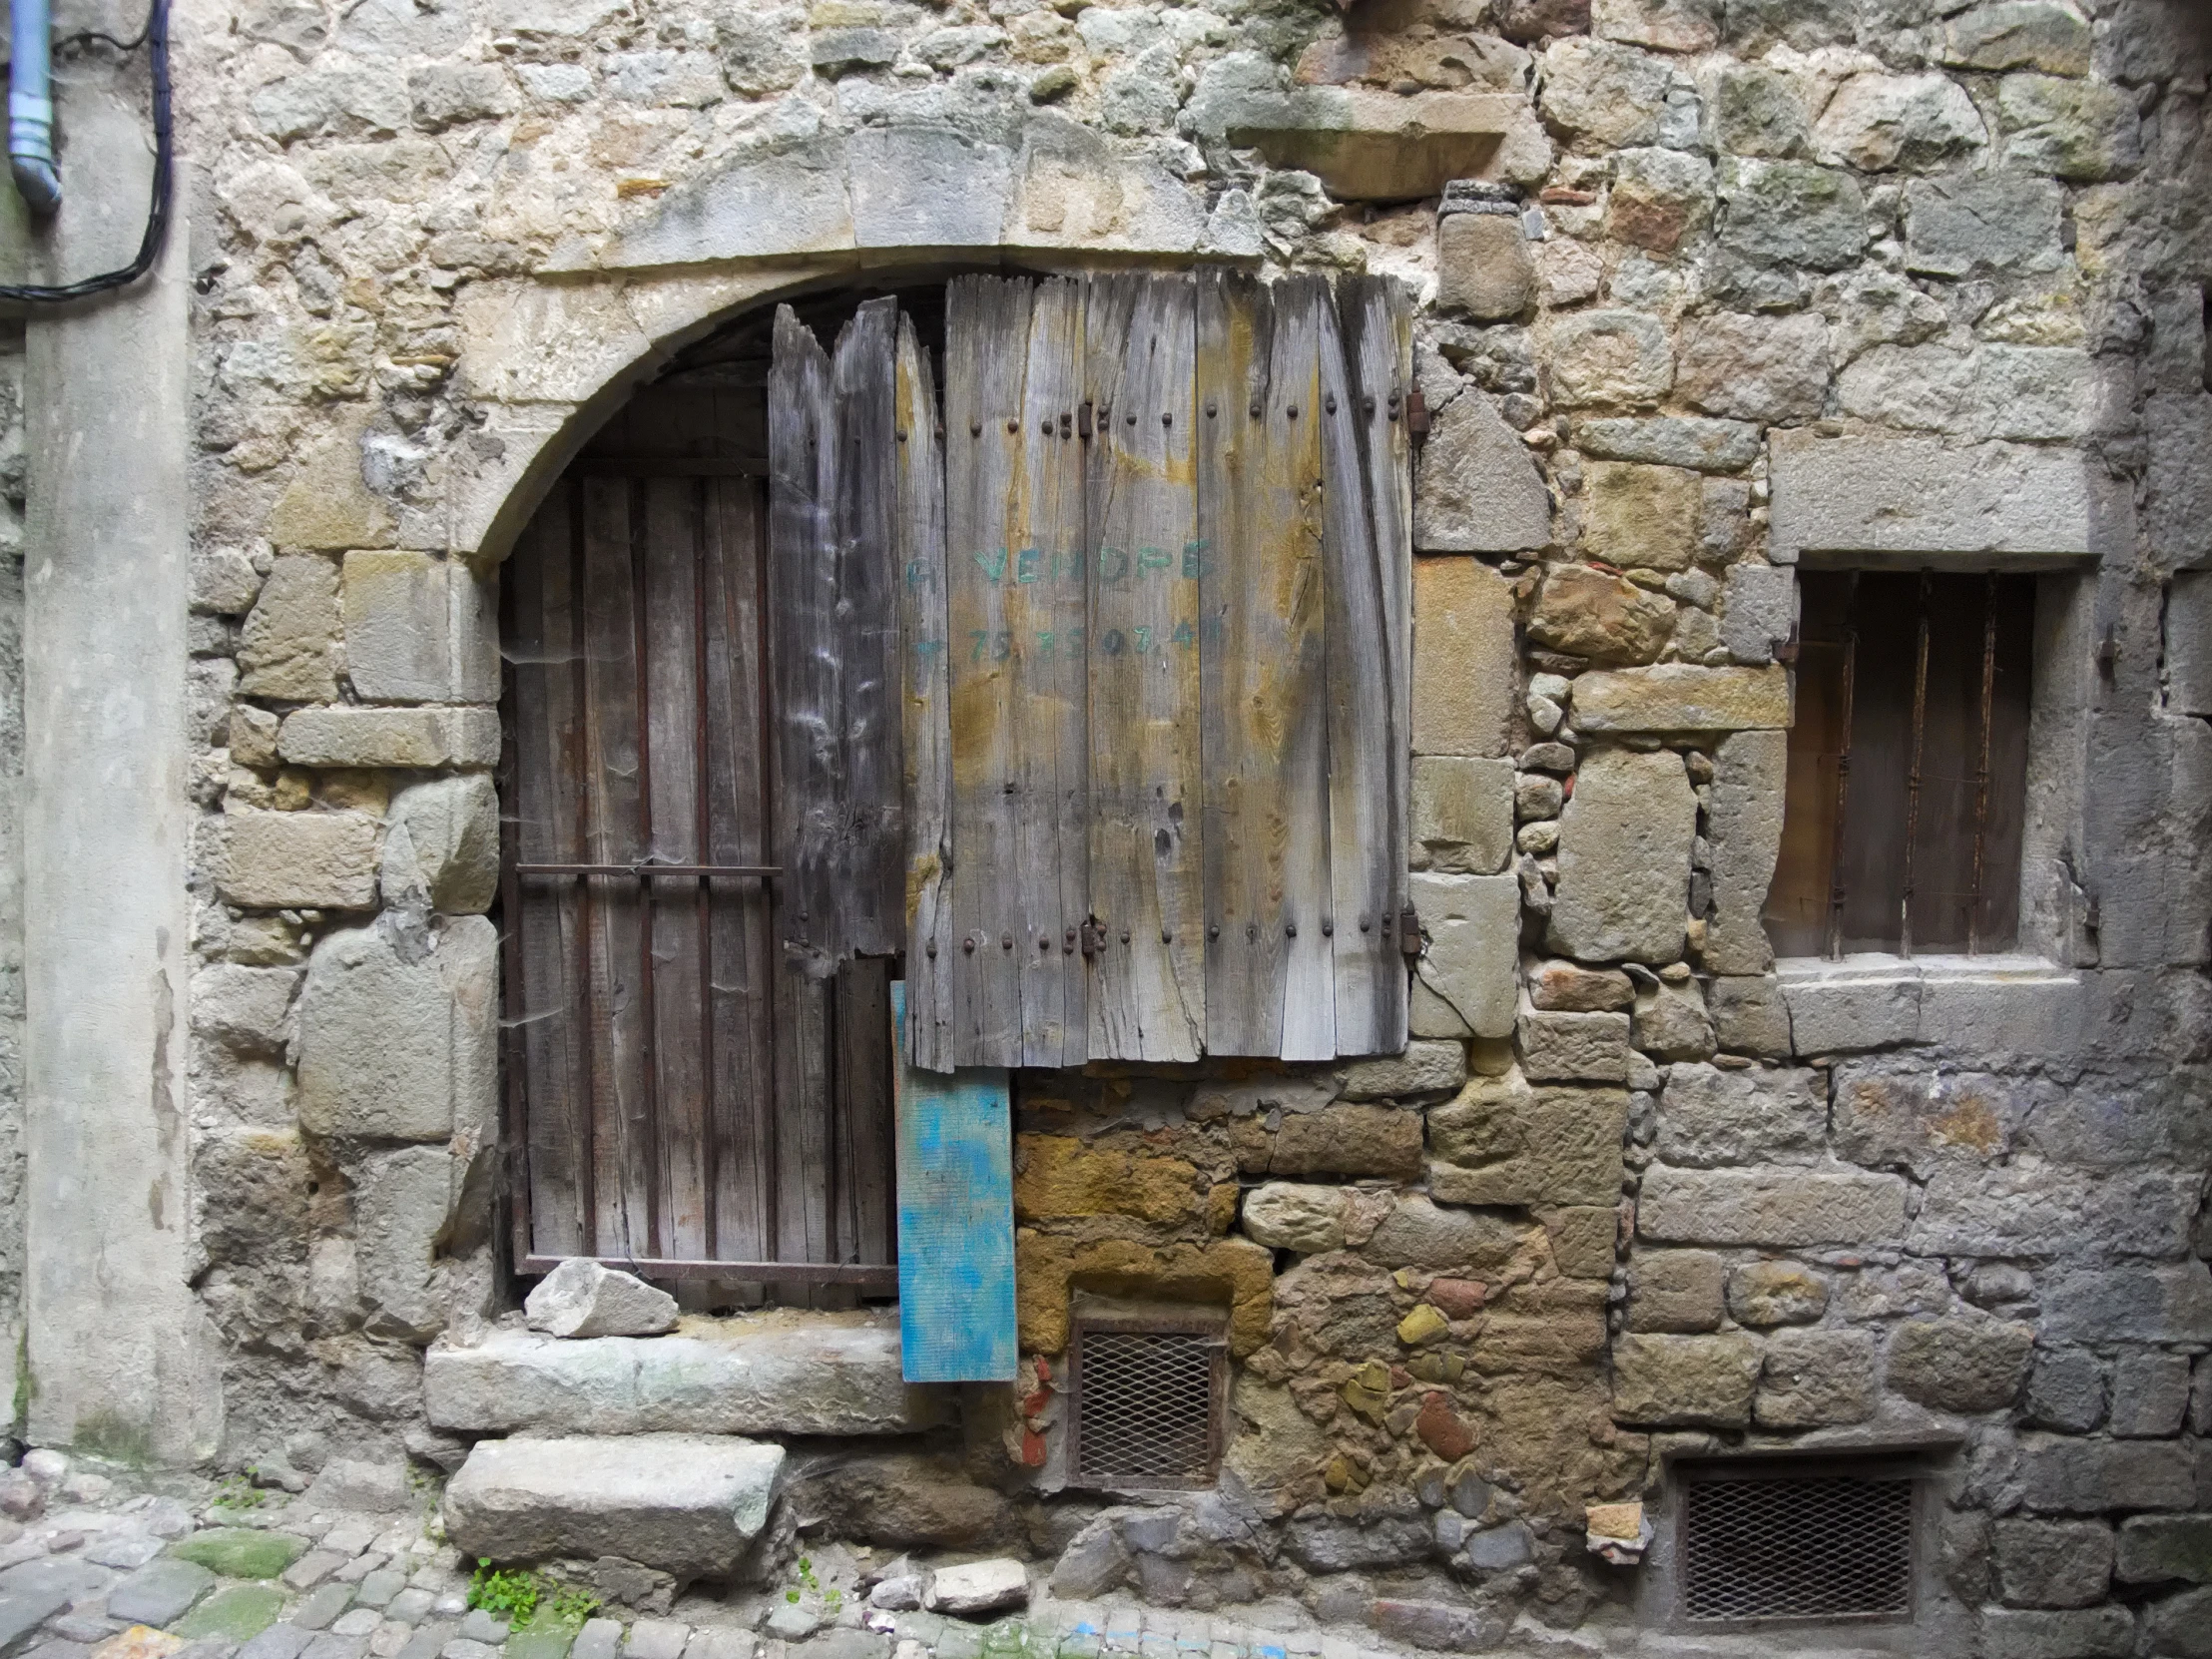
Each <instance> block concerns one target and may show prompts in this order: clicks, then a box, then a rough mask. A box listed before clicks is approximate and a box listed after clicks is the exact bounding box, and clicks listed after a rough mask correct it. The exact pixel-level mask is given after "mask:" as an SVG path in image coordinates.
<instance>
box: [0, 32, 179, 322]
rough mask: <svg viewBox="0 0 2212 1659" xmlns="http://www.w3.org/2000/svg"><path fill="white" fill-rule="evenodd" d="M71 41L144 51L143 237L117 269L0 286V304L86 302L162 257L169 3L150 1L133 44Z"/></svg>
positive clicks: (168, 155)
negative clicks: (150, 149)
mask: <svg viewBox="0 0 2212 1659" xmlns="http://www.w3.org/2000/svg"><path fill="white" fill-rule="evenodd" d="M70 38H71V39H73V40H100V41H105V42H106V43H107V44H108V45H110V46H112V47H114V48H115V49H116V50H117V51H119V52H128V51H131V50H133V49H134V48H136V47H139V46H145V47H146V48H147V49H148V51H147V68H148V69H149V70H150V71H151V72H152V75H153V80H154V192H153V200H152V201H151V202H150V203H149V204H148V205H147V209H146V235H145V236H143V237H141V238H140V239H139V250H138V255H137V257H136V258H135V259H133V260H132V261H131V263H130V264H129V265H127V266H125V267H123V269H122V270H120V271H103V272H102V273H101V274H100V275H99V276H97V277H81V278H79V279H78V280H77V281H74V282H60V283H56V284H54V285H52V286H41V285H38V284H35V283H32V284H26V283H17V282H0V300H12V301H15V302H17V303H22V304H32V305H52V304H60V303H62V302H64V301H66V300H71V299H86V298H90V297H91V296H92V295H93V294H96V293H106V292H108V291H109V290H110V289H113V288H120V287H128V286H130V284H131V283H133V282H135V281H137V280H138V279H139V278H140V277H143V276H145V275H146V274H147V273H148V272H149V271H151V270H153V269H154V262H155V261H156V260H158V259H160V258H161V254H162V244H163V243H164V242H166V241H167V240H168V238H169V197H170V171H171V164H172V162H173V161H174V159H175V156H174V150H175V144H174V140H173V138H172V135H171V131H170V115H169V0H152V5H151V7H150V8H149V10H148V11H147V14H146V29H145V32H144V33H143V34H141V35H140V36H139V37H138V39H137V40H134V41H119V40H116V39H113V38H112V37H110V36H108V35H102V34H92V33H88V34H85V35H77V36H72V37H70Z"/></svg>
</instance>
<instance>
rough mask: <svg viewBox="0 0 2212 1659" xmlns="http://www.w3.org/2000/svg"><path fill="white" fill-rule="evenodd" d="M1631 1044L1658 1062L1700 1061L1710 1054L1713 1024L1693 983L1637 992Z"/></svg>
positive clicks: (1686, 981) (1663, 986) (1656, 987)
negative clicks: (1658, 1060)
mask: <svg viewBox="0 0 2212 1659" xmlns="http://www.w3.org/2000/svg"><path fill="white" fill-rule="evenodd" d="M1632 1040H1633V1041H1634V1043H1635V1045H1636V1047H1637V1048H1638V1049H1640V1050H1641V1051H1642V1052H1644V1053H1645V1054H1649V1055H1651V1056H1652V1057H1653V1058H1655V1059H1660V1060H1702V1059H1705V1058H1706V1057H1707V1056H1709V1055H1710V1054H1711V1053H1712V1052H1713V1022H1712V1020H1711V1019H1710V1018H1709V1017H1708V1016H1707V1014H1706V1012H1705V993H1704V992H1703V991H1702V990H1700V989H1699V988H1698V982H1697V981H1696V980H1695V979H1690V980H1685V981H1684V982H1683V983H1681V984H1679V985H1675V984H1668V983H1666V982H1664V981H1662V982H1661V983H1659V984H1657V985H1645V986H1643V987H1641V988H1640V989H1639V990H1638V991H1637V992H1636V1009H1635V1029H1634V1032H1633V1037H1632Z"/></svg>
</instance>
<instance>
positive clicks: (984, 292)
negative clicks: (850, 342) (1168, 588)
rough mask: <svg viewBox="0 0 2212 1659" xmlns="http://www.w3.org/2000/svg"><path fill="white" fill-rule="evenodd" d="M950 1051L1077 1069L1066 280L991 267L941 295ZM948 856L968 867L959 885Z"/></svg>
mask: <svg viewBox="0 0 2212 1659" xmlns="http://www.w3.org/2000/svg"><path fill="white" fill-rule="evenodd" d="M945 327H946V346H945V432H946V438H945V444H946V455H945V539H946V565H947V570H948V576H947V590H946V611H947V619H948V621H949V624H950V628H949V647H948V651H947V656H948V658H949V673H950V705H951V733H952V762H953V835H952V843H953V858H954V864H953V916H954V923H955V931H956V932H957V934H958V948H959V958H958V960H957V962H956V963H955V967H954V975H955V986H956V994H955V999H954V1003H955V1020H956V1026H955V1040H954V1043H953V1058H954V1059H955V1061H956V1062H957V1063H959V1064H962V1065H977V1064H983V1065H1015V1064H1022V1065H1040V1066H1058V1065H1079V1064H1081V1063H1082V1061H1083V1058H1084V1055H1085V1049H1086V1043H1087V1032H1086V1027H1085V1023H1084V1017H1083V976H1082V973H1081V970H1080V969H1079V968H1078V967H1077V965H1076V951H1075V946H1076V942H1077V941H1076V933H1077V929H1078V928H1079V926H1080V925H1081V921H1082V917H1083V914H1084V908H1085V905H1086V904H1087V892H1086V890H1085V882H1086V876H1085V864H1086V840H1087V833H1086V830H1087V823H1086V821H1087V778H1086V773H1087V771H1088V767H1087V758H1088V757H1087V750H1086V744H1085V722H1084V709H1085V702H1086V685H1085V676H1084V671H1083V654H1082V650H1081V648H1080V647H1081V643H1082V640H1083V637H1084V629H1085V624H1086V618H1085V606H1084V589H1085V583H1084V580H1083V577H1082V573H1081V570H1080V568H1079V564H1080V552H1081V538H1082V493H1081V492H1082V470H1081V466H1080V462H1079V459H1078V451H1077V444H1076V440H1075V434H1074V419H1075V407H1076V403H1077V401H1078V399H1079V389H1080V388H1079V385H1078V383H1077V376H1078V370H1079V367H1080V363H1081V348H1082V305H1081V289H1080V287H1078V286H1077V285H1076V284H1074V283H1072V282H1065V281H1048V282H1043V283H1039V284H1037V285H1036V286H1035V287H1034V288H1032V286H1031V285H1030V284H1029V283H1028V282H1026V281H1023V280H1019V279H1004V278H998V277H960V278H958V279H956V280H955V281H954V282H953V283H952V284H951V287H950V290H949V292H948V295H947V300H946V321H945ZM963 868H972V869H974V870H976V871H978V872H980V875H981V878H979V879H976V880H966V879H963V878H962V876H961V873H960V872H961V870H962V869H963Z"/></svg>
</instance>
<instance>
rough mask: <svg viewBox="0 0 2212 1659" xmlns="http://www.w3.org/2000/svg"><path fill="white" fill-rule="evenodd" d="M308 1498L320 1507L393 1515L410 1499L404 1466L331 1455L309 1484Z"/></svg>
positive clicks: (359, 1512)
mask: <svg viewBox="0 0 2212 1659" xmlns="http://www.w3.org/2000/svg"><path fill="white" fill-rule="evenodd" d="M307 1501H308V1502H309V1503H311V1504H314V1505H316V1506H317V1507H320V1508H324V1509H344V1510H348V1511H351V1512H353V1513H356V1514H364V1515H389V1514H396V1513H397V1512H398V1511H399V1510H401V1509H404V1508H406V1507H407V1506H408V1503H409V1502H410V1498H409V1496H408V1492H407V1470H406V1466H405V1465H404V1464H401V1463H370V1462H363V1461H360V1460H358V1459H355V1458H351V1457H333V1458H331V1459H330V1461H329V1462H327V1463H325V1464H323V1465H322V1469H321V1472H319V1473H318V1474H316V1476H315V1477H314V1482H313V1484H311V1485H310V1486H308V1488H307Z"/></svg>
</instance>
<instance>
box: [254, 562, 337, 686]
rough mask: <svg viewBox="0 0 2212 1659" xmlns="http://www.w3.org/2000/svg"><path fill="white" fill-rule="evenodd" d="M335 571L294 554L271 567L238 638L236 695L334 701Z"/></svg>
mask: <svg viewBox="0 0 2212 1659" xmlns="http://www.w3.org/2000/svg"><path fill="white" fill-rule="evenodd" d="M337 632H338V572H337V566H336V565H334V564H333V563H331V561H330V560H328V559H325V558H322V557H320V556H319V555H315V554H305V553H293V554H285V555H283V556H281V557H279V558H278V559H277V561H276V563H274V564H273V565H271V566H270V570H269V577H268V580H266V581H265V582H263V583H262V586H261V593H260V596H259V597H258V598H257V599H256V600H255V601H254V608H253V610H251V611H250V612H248V613H247V617H246V625H245V627H244V628H242V629H241V630H240V633H239V658H238V661H239V690H240V691H241V692H242V693H243V694H244V695H246V696H248V697H268V698H276V699H279V700H281V701H284V702H291V703H327V702H329V701H330V700H331V699H332V698H334V697H336V696H337V669H336V664H335V657H334V648H335V646H336V644H337Z"/></svg>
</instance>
